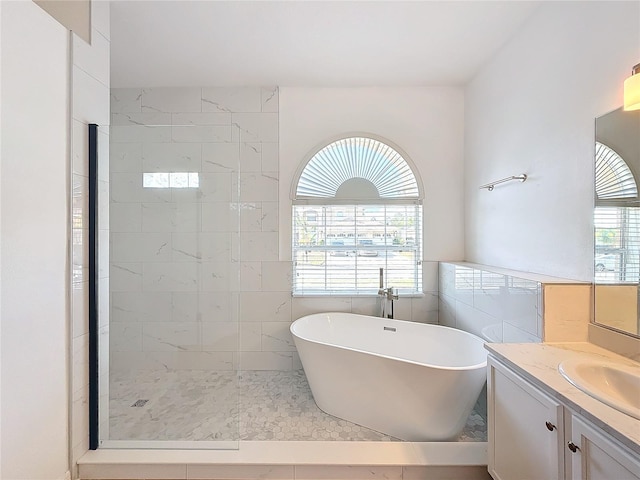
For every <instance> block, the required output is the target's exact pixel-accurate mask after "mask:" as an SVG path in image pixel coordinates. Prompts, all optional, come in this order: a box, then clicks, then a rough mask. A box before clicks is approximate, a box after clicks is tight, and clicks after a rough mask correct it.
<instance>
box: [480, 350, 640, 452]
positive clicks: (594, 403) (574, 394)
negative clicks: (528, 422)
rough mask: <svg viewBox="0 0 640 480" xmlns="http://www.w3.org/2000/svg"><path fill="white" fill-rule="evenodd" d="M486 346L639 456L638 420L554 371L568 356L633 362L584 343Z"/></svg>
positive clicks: (639, 428) (499, 358)
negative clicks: (577, 386)
mask: <svg viewBox="0 0 640 480" xmlns="http://www.w3.org/2000/svg"><path fill="white" fill-rule="evenodd" d="M486 349H487V350H488V351H489V352H490V353H491V354H492V355H493V356H494V357H496V358H497V359H498V360H500V361H502V362H503V363H505V364H506V365H507V366H509V367H512V368H513V369H514V370H515V371H516V372H517V373H519V374H521V375H522V376H523V377H525V378H526V379H527V380H529V381H530V382H531V383H533V384H534V385H536V386H537V387H538V388H540V389H541V390H544V391H545V392H546V393H547V394H548V395H550V396H552V397H555V398H557V399H558V400H559V401H561V402H562V403H564V404H565V405H566V406H567V407H569V408H570V409H571V410H573V411H574V412H576V413H578V414H580V415H582V416H583V417H585V418H586V419H587V420H589V421H590V422H591V423H593V424H594V425H596V426H597V427H599V428H601V429H602V430H604V431H605V432H607V433H608V434H610V435H611V436H613V437H614V438H615V439H617V440H618V441H619V442H620V443H622V444H623V445H626V446H627V447H628V448H629V449H631V450H632V451H634V452H636V453H637V454H639V455H640V420H636V419H635V418H633V417H631V416H629V415H626V414H624V413H622V412H619V411H617V410H615V409H614V408H611V407H609V406H608V405H605V404H604V403H602V402H600V401H599V400H596V399H595V398H592V397H590V396H589V395H587V394H586V393H584V392H582V391H581V390H579V389H577V388H576V387H574V386H573V385H571V384H570V383H569V382H568V381H567V380H566V379H565V378H564V377H563V376H562V375H560V373H559V372H558V365H559V364H560V363H561V362H563V361H565V360H569V359H596V358H597V359H601V360H602V361H609V362H617V363H621V364H624V365H635V366H637V365H638V363H637V362H634V361H633V360H630V359H628V358H626V357H623V356H620V355H617V354H615V353H613V352H611V351H609V350H605V349H604V348H601V347H598V346H597V345H594V344H592V343H587V342H576V343H489V344H486Z"/></svg>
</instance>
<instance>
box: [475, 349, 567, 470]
mask: <svg viewBox="0 0 640 480" xmlns="http://www.w3.org/2000/svg"><path fill="white" fill-rule="evenodd" d="M487 382H488V383H487V387H488V389H487V391H488V395H489V399H488V400H489V402H488V410H487V416H488V437H489V460H488V463H489V473H490V474H491V476H492V477H493V478H494V479H495V480H540V479H545V480H553V479H558V480H559V479H562V478H563V477H564V456H563V443H564V442H563V433H562V431H559V430H558V429H560V430H563V429H564V428H563V408H562V405H560V404H559V403H558V402H556V401H555V400H553V399H551V398H550V397H548V396H547V395H545V394H543V393H542V392H540V391H539V390H538V389H536V388H535V387H533V386H532V385H531V384H529V383H528V382H527V381H525V380H524V379H522V378H521V377H519V376H518V375H516V374H515V373H513V372H512V371H511V370H509V369H507V368H506V367H504V366H503V365H501V364H500V363H498V362H496V361H495V360H494V359H492V358H490V359H489V371H488V376H487Z"/></svg>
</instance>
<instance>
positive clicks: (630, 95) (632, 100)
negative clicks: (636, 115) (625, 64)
mask: <svg viewBox="0 0 640 480" xmlns="http://www.w3.org/2000/svg"><path fill="white" fill-rule="evenodd" d="M624 110H640V63H639V64H637V65H636V66H635V67H633V69H632V70H631V76H630V77H629V78H627V79H626V80H625V81H624Z"/></svg>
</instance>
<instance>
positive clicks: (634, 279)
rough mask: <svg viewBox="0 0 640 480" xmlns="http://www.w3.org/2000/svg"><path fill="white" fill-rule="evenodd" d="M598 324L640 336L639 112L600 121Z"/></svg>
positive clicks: (616, 112)
mask: <svg viewBox="0 0 640 480" xmlns="http://www.w3.org/2000/svg"><path fill="white" fill-rule="evenodd" d="M595 156H596V158H595V211H594V226H595V229H594V232H595V252H594V283H595V286H594V293H595V309H594V312H595V314H594V321H595V323H598V324H600V325H604V326H606V327H609V328H613V329H615V330H618V331H620V332H624V333H628V334H632V335H635V336H638V335H639V331H640V308H639V307H640V291H639V288H638V281H639V279H640V197H639V196H638V185H639V182H640V111H630V112H625V111H623V110H622V108H619V109H618V110H614V111H613V112H610V113H607V114H606V115H603V116H601V117H599V118H597V119H596V149H595Z"/></svg>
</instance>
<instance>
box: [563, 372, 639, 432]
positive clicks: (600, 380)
mask: <svg viewBox="0 0 640 480" xmlns="http://www.w3.org/2000/svg"><path fill="white" fill-rule="evenodd" d="M558 370H559V372H560V374H561V375H562V376H563V377H564V378H566V379H567V380H568V381H569V382H570V383H572V384H573V385H575V386H576V387H578V388H579V389H580V390H582V391H583V392H584V393H586V394H587V395H590V396H592V397H593V398H596V399H598V400H600V401H601V402H603V403H606V404H607V405H609V406H610V407H613V408H615V409H616V410H618V411H620V412H623V413H626V414H627V415H631V416H632V417H634V418H637V419H639V420H640V366H632V365H622V364H618V363H612V362H600V361H596V360H566V361H564V362H562V363H561V364H560V365H558Z"/></svg>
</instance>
